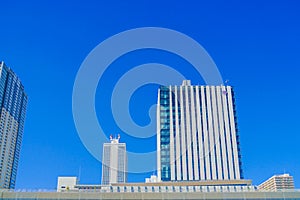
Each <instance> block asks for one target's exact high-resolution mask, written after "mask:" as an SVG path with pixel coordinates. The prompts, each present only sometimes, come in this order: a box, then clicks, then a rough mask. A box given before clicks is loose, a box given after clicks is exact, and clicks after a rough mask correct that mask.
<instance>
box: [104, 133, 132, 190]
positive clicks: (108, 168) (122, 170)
mask: <svg viewBox="0 0 300 200" xmlns="http://www.w3.org/2000/svg"><path fill="white" fill-rule="evenodd" d="M119 139H120V137H119V136H118V138H115V139H113V138H112V136H111V137H110V143H104V145H103V157H102V159H103V160H102V184H103V185H111V184H113V183H126V182H127V156H126V144H125V143H119Z"/></svg>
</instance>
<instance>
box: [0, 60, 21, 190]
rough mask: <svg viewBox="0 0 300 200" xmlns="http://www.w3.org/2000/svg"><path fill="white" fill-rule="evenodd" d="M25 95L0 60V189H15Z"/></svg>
mask: <svg viewBox="0 0 300 200" xmlns="http://www.w3.org/2000/svg"><path fill="white" fill-rule="evenodd" d="M26 106H27V95H26V94H25V91H24V87H23V85H22V83H21V81H20V79H19V78H18V77H17V76H16V74H15V73H14V72H13V71H12V70H11V69H10V68H8V67H7V66H6V65H5V64H4V62H1V63H0V109H1V111H0V112H1V114H0V156H1V157H0V188H12V189H13V188H14V187H15V182H16V175H17V168H18V162H19V155H20V148H21V142H22V136H23V130H24V121H25V114H26Z"/></svg>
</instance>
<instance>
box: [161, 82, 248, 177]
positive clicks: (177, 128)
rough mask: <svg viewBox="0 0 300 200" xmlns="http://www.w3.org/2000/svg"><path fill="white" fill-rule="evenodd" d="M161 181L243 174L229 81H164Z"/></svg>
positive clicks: (232, 95)
mask: <svg viewBox="0 0 300 200" xmlns="http://www.w3.org/2000/svg"><path fill="white" fill-rule="evenodd" d="M157 148H158V151H157V152H158V153H157V175H158V180H161V181H196V180H239V179H242V178H243V177H242V173H241V172H242V170H241V159H240V150H239V137H238V134H237V121H236V115H235V104H234V94H233V90H232V87H230V86H223V85H221V86H198V85H197V86H192V85H191V83H190V81H188V80H185V81H183V84H182V85H181V86H168V87H167V86H161V87H160V89H159V92H158V107H157Z"/></svg>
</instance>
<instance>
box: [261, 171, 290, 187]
mask: <svg viewBox="0 0 300 200" xmlns="http://www.w3.org/2000/svg"><path fill="white" fill-rule="evenodd" d="M294 187H295V186H294V179H293V177H292V176H290V175H289V174H282V175H274V176H272V177H271V178H269V179H268V180H266V181H265V182H263V183H262V184H260V185H259V186H258V189H259V190H267V191H279V190H289V189H294Z"/></svg>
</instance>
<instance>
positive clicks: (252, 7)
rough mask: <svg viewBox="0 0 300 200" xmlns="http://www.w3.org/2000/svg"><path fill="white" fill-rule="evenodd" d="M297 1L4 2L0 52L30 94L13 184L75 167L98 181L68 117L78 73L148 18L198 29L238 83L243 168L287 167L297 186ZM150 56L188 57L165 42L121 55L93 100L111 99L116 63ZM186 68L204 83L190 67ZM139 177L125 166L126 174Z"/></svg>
mask: <svg viewBox="0 0 300 200" xmlns="http://www.w3.org/2000/svg"><path fill="white" fill-rule="evenodd" d="M299 6H300V5H299V2H298V1H296V0H286V1H277V0H275V1H263V2H262V1H258V0H254V1H247V2H241V1H227V2H224V1H209V2H207V1H163V2H161V1H156V0H154V1H121V0H120V1H96V0H95V1H89V0H88V1H65V2H60V1H5V2H1V14H0V24H1V31H0V44H1V45H0V52H1V53H0V60H3V61H5V63H6V64H7V65H8V66H10V67H11V68H12V69H13V70H14V71H15V72H16V74H17V75H18V76H19V77H20V78H21V80H22V82H23V84H24V86H25V89H26V92H27V94H28V96H29V104H28V111H27V117H26V123H25V131H24V138H23V143H22V150H21V157H20V164H19V169H18V176H17V183H16V187H17V188H30V189H37V188H46V189H54V188H55V187H56V181H57V176H62V175H78V174H79V171H81V172H80V182H81V183H83V184H84V183H90V184H98V183H100V179H101V163H100V162H99V161H97V160H96V159H95V158H94V157H93V156H91V155H90V154H89V152H88V151H87V150H86V149H85V147H84V145H83V144H82V143H81V141H80V139H79V137H78V134H77V132H76V128H75V125H74V122H73V116H72V90H73V84H74V80H75V77H76V73H77V71H78V70H79V68H80V65H81V63H82V62H83V60H84V59H85V57H86V56H87V55H88V53H89V52H90V51H91V50H92V49H93V48H94V47H96V46H97V45H98V44H99V43H100V42H102V41H104V40H105V39H107V38H108V37H110V36H112V35H114V34H117V33H119V32H122V31H125V30H128V29H132V28H138V27H146V26H154V27H165V28H170V29H174V30H177V31H180V32H182V33H184V34H186V35H188V36H190V37H192V38H194V39H195V40H196V41H198V42H199V43H200V44H201V45H203V47H204V48H205V49H206V50H207V52H208V53H209V54H210V56H211V57H212V58H213V60H214V61H215V63H216V64H217V66H218V68H219V70H220V72H221V74H222V77H223V78H224V79H228V80H229V81H230V82H229V83H230V85H233V86H234V88H235V93H236V104H237V114H238V125H239V133H240V139H241V151H242V162H243V170H244V176H245V178H247V179H253V183H254V184H258V183H260V182H262V181H264V180H265V179H267V178H269V177H270V176H272V175H273V174H280V173H284V172H287V173H290V174H291V175H293V176H294V178H295V183H296V186H297V187H298V188H299V187H300V172H299V168H300V155H299V148H298V145H299V142H300V127H299V119H300V116H299V113H300V106H299V100H300V89H299V85H298V84H299V74H300V59H299V54H300V26H299V24H300V13H299V11H298V10H299ZM153 61H155V62H160V63H165V64H168V65H170V66H172V67H174V68H178V69H180V66H181V64H182V65H186V63H184V61H182V60H180V59H179V58H178V57H176V56H174V55H169V54H168V53H166V52H159V51H150V50H149V51H147V50H145V51H138V52H132V53H130V54H128V55H127V56H126V55H125V56H124V57H121V58H120V59H118V60H116V62H115V63H114V66H111V68H110V70H108V71H107V73H106V74H105V76H104V77H103V79H102V80H101V81H102V82H104V83H106V84H107V87H106V88H98V89H97V94H96V109H97V110H101V109H102V108H101V106H103V105H102V104H101V102H107V101H108V100H107V98H109V97H110V95H111V90H110V89H111V87H110V85H112V84H114V81H116V80H115V79H116V75H115V74H116V73H121V72H123V71H124V70H125V69H127V70H128V69H130V66H135V65H136V64H142V63H147V62H153ZM121 66H126V67H125V68H121ZM182 71H183V72H182V73H187V74H188V76H189V77H191V79H192V82H194V83H195V82H197V83H198V82H200V83H201V81H202V80H201V78H199V77H197V76H196V75H195V74H194V73H193V71H185V70H182ZM156 88H157V86H155V85H152V86H151V85H150V86H145V87H143V88H141V89H140V90H138V91H137V92H136V93H135V94H134V96H133V97H132V103H131V104H130V110H131V114H132V117H133V119H134V120H136V122H137V123H138V124H141V125H143V124H147V123H148V121H149V118H148V116H147V112H148V109H149V106H150V105H151V104H153V103H155V101H156ZM145 94H147V98H146V99H145V98H144V95H145ZM148 95H149V96H148ZM101 111H102V110H101ZM97 115H98V118H99V121H100V123H102V124H105V128H104V129H105V131H106V132H107V135H109V134H111V133H117V132H120V129H119V128H118V127H117V126H116V124H115V123H114V122H113V121H112V120H111V113H110V112H109V110H108V109H107V110H106V111H103V112H101V113H99V112H98V113H97ZM123 135H124V134H123ZM122 140H123V141H124V140H125V141H126V140H127V141H126V143H127V146H128V148H129V149H131V150H133V151H136V152H145V151H148V150H153V149H155V138H152V139H151V138H150V139H148V140H147V141H141V142H138V141H137V140H135V139H134V138H130V137H127V136H126V135H124V136H122ZM99 145H101V144H99ZM100 149H101V147H100ZM99 153H100V154H101V153H102V152H99ZM137 164H138V163H137ZM79 169H81V170H79ZM150 174H151V173H150ZM147 175H149V174H147ZM144 177H145V174H142V175H133V174H130V176H129V181H143V180H144Z"/></svg>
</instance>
